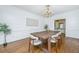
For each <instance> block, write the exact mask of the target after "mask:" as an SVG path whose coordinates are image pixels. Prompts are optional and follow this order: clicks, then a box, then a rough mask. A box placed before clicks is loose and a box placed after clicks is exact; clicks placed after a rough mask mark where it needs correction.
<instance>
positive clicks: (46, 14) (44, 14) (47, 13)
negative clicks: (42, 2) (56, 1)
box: [43, 5, 53, 17]
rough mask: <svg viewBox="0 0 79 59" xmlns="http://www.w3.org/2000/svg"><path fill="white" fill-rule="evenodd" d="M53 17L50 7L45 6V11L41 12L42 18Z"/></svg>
mask: <svg viewBox="0 0 79 59" xmlns="http://www.w3.org/2000/svg"><path fill="white" fill-rule="evenodd" d="M52 15H53V10H52V8H51V6H50V5H46V6H45V9H44V10H43V16H45V17H51V16H52Z"/></svg>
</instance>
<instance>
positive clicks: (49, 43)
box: [48, 39, 51, 53]
mask: <svg viewBox="0 0 79 59" xmlns="http://www.w3.org/2000/svg"><path fill="white" fill-rule="evenodd" d="M48 52H49V53H50V52H51V42H50V39H48Z"/></svg>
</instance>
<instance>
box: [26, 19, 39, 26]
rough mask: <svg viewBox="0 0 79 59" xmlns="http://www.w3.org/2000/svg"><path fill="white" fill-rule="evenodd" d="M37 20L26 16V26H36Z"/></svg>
mask: <svg viewBox="0 0 79 59" xmlns="http://www.w3.org/2000/svg"><path fill="white" fill-rule="evenodd" d="M38 24H39V22H38V20H37V19H32V18H26V25H27V26H38Z"/></svg>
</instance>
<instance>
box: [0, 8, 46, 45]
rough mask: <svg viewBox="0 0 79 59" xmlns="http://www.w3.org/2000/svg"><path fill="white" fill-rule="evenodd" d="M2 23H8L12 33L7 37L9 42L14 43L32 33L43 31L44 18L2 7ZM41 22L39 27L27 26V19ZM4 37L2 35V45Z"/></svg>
mask: <svg viewBox="0 0 79 59" xmlns="http://www.w3.org/2000/svg"><path fill="white" fill-rule="evenodd" d="M0 15H1V17H0V22H3V23H7V24H8V25H9V27H10V28H11V30H12V33H11V34H10V35H8V36H7V42H12V41H16V40H20V39H23V38H26V37H29V35H30V33H32V32H37V31H41V30H43V25H44V24H45V23H43V22H44V18H43V17H41V16H38V15H35V14H32V13H30V12H27V11H24V10H22V9H19V8H16V7H13V6H0ZM27 17H28V18H33V19H36V20H38V21H39V26H37V27H31V26H26V18H27ZM3 39H4V38H3V35H2V34H0V44H2V43H3Z"/></svg>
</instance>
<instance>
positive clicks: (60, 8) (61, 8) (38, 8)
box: [15, 5, 79, 15]
mask: <svg viewBox="0 0 79 59" xmlns="http://www.w3.org/2000/svg"><path fill="white" fill-rule="evenodd" d="M15 6H16V5H15ZM16 7H18V8H21V9H24V10H27V11H29V12H32V13H36V14H39V15H41V13H42V11H43V9H44V8H45V5H17V6H16ZM51 8H52V10H53V12H54V14H58V13H63V12H67V11H71V10H75V9H79V5H51Z"/></svg>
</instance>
